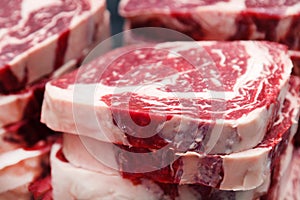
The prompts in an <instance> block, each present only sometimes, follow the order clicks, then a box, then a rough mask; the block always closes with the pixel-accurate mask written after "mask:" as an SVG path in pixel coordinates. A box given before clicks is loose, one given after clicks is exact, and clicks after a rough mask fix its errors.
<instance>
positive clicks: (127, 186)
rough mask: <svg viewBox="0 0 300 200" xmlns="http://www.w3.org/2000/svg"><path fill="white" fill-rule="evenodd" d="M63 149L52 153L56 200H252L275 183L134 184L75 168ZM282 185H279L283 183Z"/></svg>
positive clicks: (117, 176) (112, 174)
mask: <svg viewBox="0 0 300 200" xmlns="http://www.w3.org/2000/svg"><path fill="white" fill-rule="evenodd" d="M290 147H291V150H292V149H293V146H292V145H291V146H290ZM60 148H61V146H60V145H58V144H55V145H54V146H53V148H52V151H51V168H52V172H51V173H52V188H53V197H54V199H69V198H71V197H72V196H75V197H77V198H79V199H94V198H97V197H98V198H100V199H107V200H108V199H123V198H126V199H141V197H142V198H143V199H147V200H148V199H149V200H150V199H151V200H175V199H176V200H186V199H189V200H199V199H207V200H215V199H228V200H252V199H259V197H261V196H262V195H264V194H270V193H271V191H269V186H270V184H272V183H270V182H269V181H270V179H269V178H267V181H266V182H264V183H263V184H262V185H260V186H259V187H257V188H255V189H253V190H248V191H223V190H219V189H216V188H212V187H207V186H203V185H177V184H164V183H158V182H155V181H152V180H150V179H147V178H143V179H141V180H140V181H139V182H132V181H130V180H128V179H126V178H123V177H122V176H120V174H119V173H118V172H116V171H114V170H112V169H110V168H108V167H105V166H104V165H102V168H101V170H99V171H98V172H96V171H89V170H86V169H84V168H82V167H77V166H74V165H73V163H71V162H68V161H67V160H66V158H65V157H64V154H63V153H62V151H61V149H60ZM290 155H292V151H291V152H286V154H285V155H284V156H282V157H281V158H282V159H283V160H284V161H289V159H286V157H291V156H290ZM278 164H279V165H280V166H279V167H280V169H279V173H280V174H279V176H281V175H282V174H285V173H286V168H284V167H283V166H285V165H288V163H284V162H279V163H278ZM74 174H76V176H74ZM276 175H278V174H276ZM279 176H278V177H277V178H278V180H279V182H280V183H281V179H282V178H283V177H279ZM82 180H88V181H82ZM279 182H277V183H276V184H280V183H279ZM107 185H109V187H107ZM272 185H273V184H272ZM278 187H279V186H278ZM281 187H284V186H281ZM74 188H76V189H74ZM265 199H270V198H265ZM270 200H271V199H270Z"/></svg>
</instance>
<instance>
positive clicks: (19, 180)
mask: <svg viewBox="0 0 300 200" xmlns="http://www.w3.org/2000/svg"><path fill="white" fill-rule="evenodd" d="M49 150H50V145H49V144H47V143H45V142H40V143H38V144H37V145H36V146H35V147H34V148H31V149H27V148H23V147H18V148H15V149H13V150H10V151H6V152H1V154H0V163H1V164H0V198H1V199H9V198H13V197H15V198H17V199H30V197H31V194H30V193H29V191H28V186H29V184H30V183H31V182H32V181H34V180H35V179H36V178H38V177H39V176H41V174H42V173H43V171H44V169H43V167H42V164H43V162H44V160H45V159H47V157H48V153H49ZM17 195H19V196H17Z"/></svg>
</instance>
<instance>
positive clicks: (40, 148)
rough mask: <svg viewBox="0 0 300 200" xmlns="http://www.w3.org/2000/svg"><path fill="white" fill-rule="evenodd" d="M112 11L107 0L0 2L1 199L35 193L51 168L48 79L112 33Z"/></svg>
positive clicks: (77, 60) (51, 139)
mask: <svg viewBox="0 0 300 200" xmlns="http://www.w3.org/2000/svg"><path fill="white" fill-rule="evenodd" d="M108 17H109V16H108V13H106V11H105V1H104V0H89V1H73V0H45V1H32V0H4V1H1V2H0V21H1V23H0V93H1V94H0V127H1V128H0V144H1V147H0V163H1V164H0V174H1V175H0V199H30V198H31V194H30V193H29V192H28V186H29V184H30V183H31V182H32V181H34V180H36V179H38V178H40V177H41V176H44V175H45V173H47V169H48V168H49V161H48V160H47V157H48V156H49V152H50V148H51V144H52V143H53V139H54V138H53V137H54V132H53V131H52V130H50V129H48V128H47V127H46V126H45V125H44V124H42V123H40V114H41V106H42V101H43V94H44V88H45V84H46V82H47V81H48V80H50V79H52V78H53V77H56V76H58V75H61V74H62V73H64V72H66V71H67V70H69V69H70V68H73V67H75V66H76V65H77V64H78V62H79V61H80V59H82V57H83V56H84V54H86V51H87V50H89V49H90V48H91V47H92V46H93V45H95V44H96V43H97V42H98V41H99V40H101V39H102V38H104V37H107V35H108V32H107V31H108V25H109V24H108V21H107V19H108ZM105 20H106V21H105ZM47 165H48V167H47Z"/></svg>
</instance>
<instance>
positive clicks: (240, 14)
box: [119, 0, 300, 50]
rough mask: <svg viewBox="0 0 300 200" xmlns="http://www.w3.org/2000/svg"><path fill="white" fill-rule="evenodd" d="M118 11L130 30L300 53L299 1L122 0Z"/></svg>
mask: <svg viewBox="0 0 300 200" xmlns="http://www.w3.org/2000/svg"><path fill="white" fill-rule="evenodd" d="M119 11H120V14H121V15H122V16H123V17H125V18H126V19H127V21H128V26H129V28H140V27H164V28H169V29H174V30H177V31H179V32H182V33H184V34H186V35H188V36H190V37H191V38H193V39H195V40H269V41H275V42H280V43H283V44H285V45H287V46H289V48H290V49H293V50H299V49H300V43H299V39H300V35H299V31H300V2H299V1H297V0H284V1H272V0H267V1H261V0H214V1H211V0H203V1H192V2H191V1H184V0H154V1H152V0H151V1H150V0H146V1H143V2H142V3H139V1H138V0H122V1H121V3H120V9H119ZM160 36H161V35H160Z"/></svg>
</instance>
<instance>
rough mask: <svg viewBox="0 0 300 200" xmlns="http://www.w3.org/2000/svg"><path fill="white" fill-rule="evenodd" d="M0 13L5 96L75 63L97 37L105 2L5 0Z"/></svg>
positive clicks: (0, 81)
mask: <svg viewBox="0 0 300 200" xmlns="http://www.w3.org/2000/svg"><path fill="white" fill-rule="evenodd" d="M0 13H1V14H0V19H1V20H0V29H1V31H0V93H10V92H12V91H16V90H20V89H22V88H24V87H25V86H26V85H27V84H28V83H32V82H33V81H36V80H37V79H40V78H41V77H43V76H45V75H47V74H50V73H51V72H53V71H54V70H55V69H57V68H59V67H61V66H62V65H63V64H65V63H66V62H68V61H70V60H73V59H79V58H80V57H81V56H82V54H83V51H84V50H86V49H87V48H89V47H90V45H92V44H93V43H94V42H96V41H97V40H98V39H99V38H97V37H99V34H98V27H99V26H100V25H101V24H102V23H103V19H104V13H105V1H104V0H89V1H80V0H76V1H73V0H53V1H50V0H45V1H38V2H35V1H32V0H4V1H1V3H0Z"/></svg>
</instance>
